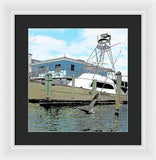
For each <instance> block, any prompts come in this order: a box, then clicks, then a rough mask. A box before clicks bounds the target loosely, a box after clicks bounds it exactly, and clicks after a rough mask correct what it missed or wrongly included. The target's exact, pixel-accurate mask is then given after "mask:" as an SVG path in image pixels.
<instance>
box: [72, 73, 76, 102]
mask: <svg viewBox="0 0 156 160" xmlns="http://www.w3.org/2000/svg"><path fill="white" fill-rule="evenodd" d="M74 88H75V76H74V74H73V76H72V100H74V93H75V92H74Z"/></svg>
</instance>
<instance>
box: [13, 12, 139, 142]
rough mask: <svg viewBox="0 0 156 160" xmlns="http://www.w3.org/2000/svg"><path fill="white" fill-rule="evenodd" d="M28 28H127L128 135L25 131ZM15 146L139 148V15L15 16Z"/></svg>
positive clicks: (26, 126)
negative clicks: (132, 146)
mask: <svg viewBox="0 0 156 160" xmlns="http://www.w3.org/2000/svg"><path fill="white" fill-rule="evenodd" d="M28 28H128V82H129V84H128V87H129V93H128V132H119V133H118V132H116V133H114V132H113V133H110V132H109V133H105V132H102V133H101V132H100V133H81V132H79V133H73V132H71V133H61V132H47V133H46V132H28V80H27V79H28ZM15 145H141V15H15Z"/></svg>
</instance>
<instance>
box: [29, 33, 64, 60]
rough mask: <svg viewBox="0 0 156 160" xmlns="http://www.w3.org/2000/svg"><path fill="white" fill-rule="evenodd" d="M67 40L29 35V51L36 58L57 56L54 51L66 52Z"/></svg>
mask: <svg viewBox="0 0 156 160" xmlns="http://www.w3.org/2000/svg"><path fill="white" fill-rule="evenodd" d="M65 50H66V42H65V41H63V40H57V39H55V38H53V37H49V36H34V37H29V52H30V53H32V54H33V58H34V59H38V60H46V59H52V58H55V54H52V53H53V52H56V51H57V52H58V53H62V54H64V53H65Z"/></svg>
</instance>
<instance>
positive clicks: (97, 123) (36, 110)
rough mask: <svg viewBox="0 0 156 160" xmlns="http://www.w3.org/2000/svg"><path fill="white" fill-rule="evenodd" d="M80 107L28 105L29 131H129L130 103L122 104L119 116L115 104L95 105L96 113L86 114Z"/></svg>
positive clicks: (82, 107) (86, 107)
mask: <svg viewBox="0 0 156 160" xmlns="http://www.w3.org/2000/svg"><path fill="white" fill-rule="evenodd" d="M80 108H81V109H88V106H79V107H70V106H64V107H51V108H50V109H46V108H44V107H41V106H39V105H38V104H29V106H28V131H29V132H128V105H120V111H119V118H117V117H115V116H114V113H115V106H114V105H105V106H102V105H100V106H95V107H94V111H95V113H94V114H85V112H83V111H82V110H80Z"/></svg>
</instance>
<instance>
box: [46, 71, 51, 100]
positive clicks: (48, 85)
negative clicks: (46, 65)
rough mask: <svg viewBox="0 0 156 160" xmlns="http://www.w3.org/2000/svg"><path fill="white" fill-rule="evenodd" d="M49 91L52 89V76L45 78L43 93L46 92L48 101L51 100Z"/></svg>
mask: <svg viewBox="0 0 156 160" xmlns="http://www.w3.org/2000/svg"><path fill="white" fill-rule="evenodd" d="M51 89H52V75H51V74H46V76H45V92H46V95H47V99H48V100H51V98H50V95H51Z"/></svg>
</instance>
